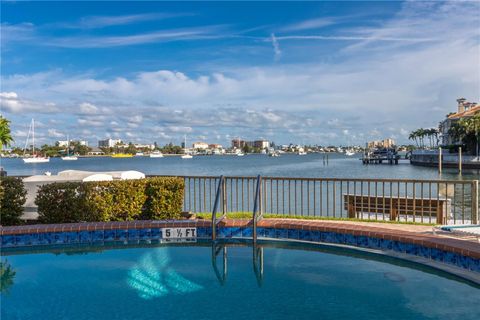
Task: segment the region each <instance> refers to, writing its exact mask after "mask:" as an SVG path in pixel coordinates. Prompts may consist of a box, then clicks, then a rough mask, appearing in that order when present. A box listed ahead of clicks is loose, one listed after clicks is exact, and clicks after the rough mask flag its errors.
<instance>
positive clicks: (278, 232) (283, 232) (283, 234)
mask: <svg viewBox="0 0 480 320" xmlns="http://www.w3.org/2000/svg"><path fill="white" fill-rule="evenodd" d="M275 238H277V239H287V238H288V231H287V229H275Z"/></svg>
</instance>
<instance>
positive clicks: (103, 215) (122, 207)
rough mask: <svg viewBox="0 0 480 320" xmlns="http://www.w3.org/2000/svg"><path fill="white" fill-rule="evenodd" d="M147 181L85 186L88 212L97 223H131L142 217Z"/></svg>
mask: <svg viewBox="0 0 480 320" xmlns="http://www.w3.org/2000/svg"><path fill="white" fill-rule="evenodd" d="M145 184H146V180H145V179H141V180H121V181H106V182H89V183H87V184H86V185H85V187H86V188H85V189H86V192H85V202H86V204H87V207H88V212H89V214H91V216H95V217H96V219H97V221H130V220H136V219H139V218H140V217H141V214H142V209H143V206H144V203H145V201H146V199H147V197H146V195H145Z"/></svg>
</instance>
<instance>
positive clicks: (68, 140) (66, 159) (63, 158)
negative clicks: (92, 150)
mask: <svg viewBox="0 0 480 320" xmlns="http://www.w3.org/2000/svg"><path fill="white" fill-rule="evenodd" d="M62 160H65V161H75V160H78V157H77V156H71V155H70V139H69V137H68V136H67V155H66V156H65V157H62Z"/></svg>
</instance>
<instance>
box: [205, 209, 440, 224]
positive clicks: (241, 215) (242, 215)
mask: <svg viewBox="0 0 480 320" xmlns="http://www.w3.org/2000/svg"><path fill="white" fill-rule="evenodd" d="M252 214H253V213H252V212H228V213H227V218H229V219H251V218H252ZM196 216H197V218H200V219H212V214H211V213H197V214H196ZM220 216H221V213H217V217H220ZM263 217H264V218H277V219H301V220H325V221H358V222H374V223H388V224H407V225H418V226H435V225H436V224H435V223H420V222H413V221H390V220H374V219H352V218H338V217H312V216H294V215H287V214H272V213H265V214H264V215H263Z"/></svg>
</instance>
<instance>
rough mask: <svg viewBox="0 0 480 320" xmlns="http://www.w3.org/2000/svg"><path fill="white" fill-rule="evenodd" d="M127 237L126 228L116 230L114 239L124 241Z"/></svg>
mask: <svg viewBox="0 0 480 320" xmlns="http://www.w3.org/2000/svg"><path fill="white" fill-rule="evenodd" d="M127 238H128V230H116V231H115V239H116V240H120V241H125V240H127Z"/></svg>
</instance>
